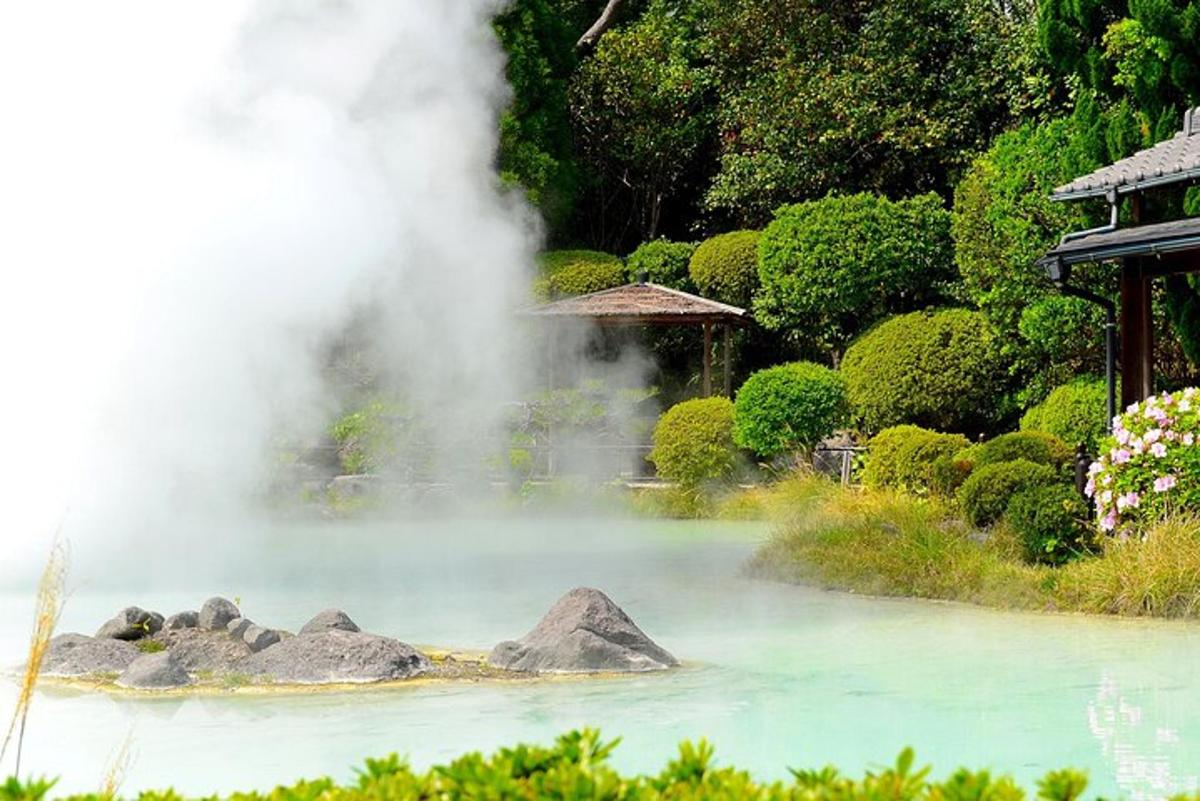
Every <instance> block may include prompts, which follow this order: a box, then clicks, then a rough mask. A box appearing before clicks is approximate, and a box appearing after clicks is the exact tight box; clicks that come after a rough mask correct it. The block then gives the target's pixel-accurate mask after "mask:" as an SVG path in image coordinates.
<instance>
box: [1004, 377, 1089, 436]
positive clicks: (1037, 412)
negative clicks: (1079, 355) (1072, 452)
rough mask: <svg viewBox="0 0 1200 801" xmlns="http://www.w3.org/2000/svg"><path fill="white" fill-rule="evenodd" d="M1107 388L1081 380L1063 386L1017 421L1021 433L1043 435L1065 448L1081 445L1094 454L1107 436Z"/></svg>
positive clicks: (1087, 380)
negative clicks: (1065, 446)
mask: <svg viewBox="0 0 1200 801" xmlns="http://www.w3.org/2000/svg"><path fill="white" fill-rule="evenodd" d="M1107 404H1108V385H1107V383H1106V382H1105V381H1104V380H1099V381H1096V380H1092V379H1083V380H1080V381H1073V382H1072V383H1070V384H1065V385H1063V386H1061V387H1058V388H1057V389H1055V390H1054V391H1053V392H1051V393H1050V394H1049V395H1048V396H1047V397H1046V400H1044V401H1042V402H1041V403H1040V404H1038V405H1037V406H1034V407H1033V408H1032V409H1030V410H1029V411H1027V412H1026V413H1025V416H1024V417H1022V418H1021V430H1022V431H1045V432H1046V433H1047V434H1053V435H1054V436H1056V437H1058V438H1059V439H1061V440H1062V441H1063V442H1066V443H1067V444H1068V445H1079V444H1082V445H1083V446H1084V447H1085V448H1087V449H1088V452H1089V453H1095V452H1096V446H1097V445H1098V444H1099V442H1100V440H1101V439H1103V438H1104V437H1105V435H1107V434H1108V420H1107V419H1106V418H1107V417H1108V413H1107Z"/></svg>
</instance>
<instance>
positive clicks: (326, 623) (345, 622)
mask: <svg viewBox="0 0 1200 801" xmlns="http://www.w3.org/2000/svg"><path fill="white" fill-rule="evenodd" d="M334 629H336V630H338V631H362V629H360V628H359V627H358V624H356V623H355V622H354V621H353V620H351V619H350V616H349V615H347V614H346V613H345V612H343V611H342V610H341V609H326V610H325V611H324V612H319V613H317V615H316V617H314V618H313V619H312V620H310V621H308V622H307V623H305V624H304V626H303V627H301V629H300V634H301V636H303V635H305V634H317V633H319V632H322V631H332V630H334Z"/></svg>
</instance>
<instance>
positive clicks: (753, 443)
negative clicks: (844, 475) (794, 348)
mask: <svg viewBox="0 0 1200 801" xmlns="http://www.w3.org/2000/svg"><path fill="white" fill-rule="evenodd" d="M846 417H847V409H846V389H845V385H844V383H843V381H842V376H841V375H840V374H839V373H837V372H835V371H833V370H830V369H829V368H827V367H822V366H821V365H819V364H813V363H812V362H793V363H791V364H783V365H780V366H778V367H769V368H767V369H766V370H759V371H758V372H757V373H754V374H753V375H751V376H750V378H748V379H746V383H745V384H743V385H742V388H741V389H740V390H738V394H737V400H736V402H735V404H734V415H733V439H734V442H736V443H737V444H738V445H740V446H742V447H743V448H748V449H749V450H752V451H754V452H755V453H757V454H759V455H760V456H765V457H771V456H777V455H779V454H782V453H787V452H789V451H794V450H798V449H803V448H811V447H812V446H813V445H816V444H817V443H818V442H820V440H821V439H822V438H823V437H827V436H829V435H830V434H832V433H833V432H834V431H835V430H836V429H837V428H838V427H839V426H841V425H843V424H844V423H845V422H846Z"/></svg>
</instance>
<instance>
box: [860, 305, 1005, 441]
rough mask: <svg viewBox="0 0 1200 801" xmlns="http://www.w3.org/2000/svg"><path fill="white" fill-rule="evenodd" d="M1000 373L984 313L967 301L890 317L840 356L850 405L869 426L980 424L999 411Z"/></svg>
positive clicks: (957, 428) (962, 428)
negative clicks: (961, 306)
mask: <svg viewBox="0 0 1200 801" xmlns="http://www.w3.org/2000/svg"><path fill="white" fill-rule="evenodd" d="M1005 373H1006V371H1005V369H1004V366H1003V364H1001V363H1000V361H999V359H997V356H996V348H995V347H994V343H993V337H992V329H991V327H990V326H989V325H988V322H987V319H986V318H984V316H983V315H982V314H980V313H978V312H973V311H968V310H966V309H946V310H943V311H938V312H914V313H912V314H905V315H901V316H899V317H893V318H891V319H889V320H887V321H885V322H883V323H881V324H880V325H878V326H877V327H875V328H874V329H872V330H871V331H869V332H867V333H866V334H864V335H863V336H862V337H860V338H859V339H858V340H857V341H856V342H855V343H854V344H853V345H851V346H850V347H849V348H848V349H847V350H846V357H845V359H844V360H843V362H842V374H843V375H844V376H845V377H846V392H847V397H848V399H849V401H850V407H851V408H852V409H853V411H854V413H855V415H856V416H857V418H858V419H859V420H860V421H861V422H862V425H863V426H864V427H865V428H866V429H867V430H868V431H880V430H882V429H884V428H888V427H889V426H895V425H900V424H901V423H912V424H914V425H919V426H922V427H923V428H932V429H936V430H938V431H954V432H966V433H973V432H975V431H979V430H985V429H987V428H988V427H989V426H990V425H991V424H993V422H994V421H995V419H996V418H997V416H998V415H999V408H998V405H999V401H998V399H999V398H1000V397H1001V396H1002V395H1003V388H1004V387H1003V385H1004V378H1005Z"/></svg>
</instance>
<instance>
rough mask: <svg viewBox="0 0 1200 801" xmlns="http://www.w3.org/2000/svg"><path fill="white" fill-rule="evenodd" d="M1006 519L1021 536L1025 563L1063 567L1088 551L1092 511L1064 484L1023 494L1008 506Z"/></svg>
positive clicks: (1017, 495) (1048, 486)
mask: <svg viewBox="0 0 1200 801" xmlns="http://www.w3.org/2000/svg"><path fill="white" fill-rule="evenodd" d="M1004 518H1005V520H1007V521H1008V524H1009V525H1010V526H1011V527H1012V529H1013V531H1015V532H1016V533H1017V536H1018V538H1019V539H1020V540H1021V546H1022V548H1023V550H1024V555H1025V560H1026V561H1027V562H1033V563H1035V564H1036V563H1043V564H1049V565H1060V564H1062V563H1064V562H1066V561H1068V560H1070V559H1071V558H1073V557H1074V556H1076V555H1078V554H1079V553H1082V552H1083V551H1084V550H1086V548H1087V544H1088V541H1089V539H1090V536H1091V528H1090V526H1089V525H1088V507H1087V504H1085V503H1084V502H1083V498H1081V497H1080V496H1079V493H1078V492H1076V491H1075V490H1074V489H1072V488H1071V487H1067V486H1063V485H1062V484H1050V485H1047V486H1038V487H1030V488H1028V489H1024V490H1021V491H1020V492H1018V493H1017V494H1016V495H1014V496H1013V497H1012V499H1011V500H1010V501H1009V502H1008V507H1007V508H1006V509H1005V512H1004Z"/></svg>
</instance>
